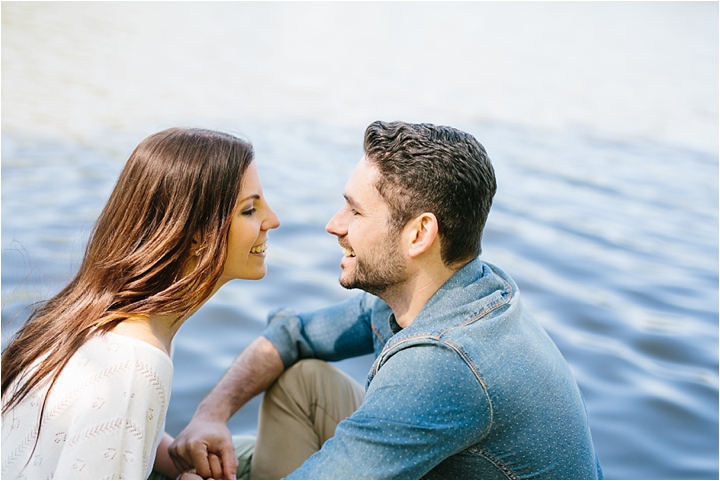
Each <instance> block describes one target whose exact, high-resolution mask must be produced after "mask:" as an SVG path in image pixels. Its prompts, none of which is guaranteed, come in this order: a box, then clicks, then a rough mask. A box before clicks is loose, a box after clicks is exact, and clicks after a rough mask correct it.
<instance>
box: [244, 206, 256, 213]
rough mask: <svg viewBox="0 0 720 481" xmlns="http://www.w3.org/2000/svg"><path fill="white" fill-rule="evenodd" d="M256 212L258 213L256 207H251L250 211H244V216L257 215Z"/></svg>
mask: <svg viewBox="0 0 720 481" xmlns="http://www.w3.org/2000/svg"><path fill="white" fill-rule="evenodd" d="M255 211H257V209H256V208H255V207H250V208H249V209H247V210H244V211H243V212H242V215H253V214H254V213H255Z"/></svg>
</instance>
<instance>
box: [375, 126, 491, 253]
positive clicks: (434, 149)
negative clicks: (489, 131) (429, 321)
mask: <svg viewBox="0 0 720 481" xmlns="http://www.w3.org/2000/svg"><path fill="white" fill-rule="evenodd" d="M364 149H365V156H366V158H367V160H368V161H369V162H370V163H371V164H372V165H374V166H375V167H377V169H378V170H379V172H380V175H379V176H378V179H377V181H376V188H377V190H378V192H379V193H380V195H381V196H382V197H383V199H384V200H385V202H386V203H387V205H388V207H389V208H390V215H391V225H392V228H394V229H397V231H400V230H402V228H403V227H404V226H405V225H406V224H407V222H408V221H410V219H412V218H413V217H415V216H417V215H419V214H421V213H423V212H430V213H432V214H434V215H435V217H436V218H437V220H438V226H439V229H438V230H439V234H440V243H441V244H440V245H441V256H442V260H443V262H444V263H445V265H447V266H452V265H455V264H457V263H461V262H468V261H470V260H471V259H473V258H475V257H477V256H478V255H480V252H481V246H480V243H481V239H482V233H483V229H484V227H485V221H486V220H487V216H488V213H489V211H490V206H491V205H492V198H493V196H494V195H495V191H496V190H497V184H496V181H495V172H494V170H493V167H492V164H491V163H490V159H489V158H488V156H487V152H486V151H485V148H484V147H483V146H482V145H481V144H480V143H479V142H478V141H477V140H476V139H475V137H473V136H472V135H470V134H468V133H466V132H462V131H460V130H457V129H454V128H452V127H446V126H438V125H432V124H409V123H405V122H381V121H376V122H373V123H372V124H370V125H369V126H368V128H367V129H366V130H365V141H364Z"/></svg>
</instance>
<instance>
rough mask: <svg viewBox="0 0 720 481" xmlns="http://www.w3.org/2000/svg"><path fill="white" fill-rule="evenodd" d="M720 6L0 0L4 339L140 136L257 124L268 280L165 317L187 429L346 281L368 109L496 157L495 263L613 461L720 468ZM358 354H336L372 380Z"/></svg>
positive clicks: (661, 474)
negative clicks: (337, 215) (459, 133)
mask: <svg viewBox="0 0 720 481" xmlns="http://www.w3.org/2000/svg"><path fill="white" fill-rule="evenodd" d="M717 20H718V7H717V4H715V3H708V2H705V3H687V4H686V3H646V2H642V3H633V4H625V3H616V2H611V3H610V2H609V3H588V4H586V3H573V2H562V3H556V4H545V3H513V2H511V3H473V2H463V3H458V4H453V3H442V4H440V3H421V4H416V3H405V2H401V3H350V4H340V3H317V4H305V3H292V4H287V3H274V2H273V3H244V2H242V3H231V2H223V3H203V4H200V3H165V2H161V3H142V2H138V3H94V2H90V3H34V2H31V3H12V2H11V3H7V2H3V4H2V22H3V23H2V97H3V106H2V304H3V311H2V323H3V339H4V340H5V339H6V338H7V336H8V335H9V334H11V333H12V332H13V331H14V329H15V328H16V326H17V324H18V323H20V322H22V320H23V319H24V318H25V316H26V315H27V310H24V308H25V307H26V306H27V305H28V304H30V303H32V302H35V301H38V300H41V299H44V298H47V297H48V296H49V295H51V294H53V293H54V292H56V291H57V290H58V289H59V288H60V287H61V286H62V285H63V283H64V282H66V281H67V280H68V278H69V277H70V276H71V275H72V273H73V272H74V270H75V269H76V268H77V267H78V265H79V261H80V258H81V255H82V250H83V248H84V243H85V241H86V239H87V234H88V232H89V231H90V229H91V227H92V223H93V221H94V220H95V218H96V216H97V215H98V214H99V212H100V210H101V208H102V206H103V204H104V202H105V201H106V200H107V197H108V195H109V193H110V190H111V189H112V186H113V184H114V182H115V180H116V178H117V175H118V173H119V171H120V169H121V168H122V165H123V163H124V161H125V160H126V158H127V156H128V155H129V153H130V151H131V150H132V149H133V148H134V146H135V145H136V144H137V143H138V142H139V141H140V140H141V139H142V138H143V137H145V136H146V135H147V134H149V133H151V132H154V131H157V130H160V129H162V128H165V127H168V126H171V125H199V126H204V127H210V128H220V129H224V130H229V131H232V132H236V133H237V132H239V133H243V134H245V135H247V136H248V137H249V138H250V139H251V140H252V142H253V143H254V145H255V148H256V152H257V159H258V166H259V170H260V175H261V178H262V181H263V185H264V189H265V193H266V196H267V197H268V200H269V201H270V202H271V204H272V205H273V207H274V208H275V210H276V212H277V213H278V215H279V216H280V218H281V220H282V226H281V228H280V229H278V230H276V231H272V232H271V233H270V250H269V253H268V267H269V269H268V275H267V277H266V278H265V279H263V280H262V281H260V282H249V281H235V282H233V283H230V284H228V285H227V286H225V287H223V289H221V291H220V292H219V293H218V294H217V295H216V296H215V297H214V298H213V299H211V300H210V301H209V302H208V303H207V304H206V305H205V306H204V307H203V308H202V309H201V310H200V312H198V313H197V314H196V316H194V317H193V318H192V319H191V320H190V321H188V322H187V323H186V324H185V325H184V326H183V328H182V329H181V331H180V333H179V334H178V336H177V338H176V343H175V354H174V359H175V369H176V375H175V381H174V389H173V398H172V401H171V406H170V410H169V413H168V430H169V431H170V432H171V433H172V434H177V432H178V431H179V430H180V429H182V427H183V426H184V424H185V423H187V421H188V420H189V418H190V417H191V416H192V413H193V411H194V409H195V406H196V405H197V403H198V402H199V401H200V399H202V397H203V396H204V395H205V394H206V393H207V392H208V391H209V389H211V387H212V386H213V385H214V384H215V382H216V381H217V379H218V378H219V377H220V376H221V375H222V373H223V372H224V370H225V369H226V367H227V366H228V365H229V364H230V363H231V362H232V360H233V359H234V357H235V356H236V355H237V353H238V352H239V351H240V350H241V349H242V348H243V347H244V346H245V345H247V344H248V343H249V342H250V341H251V340H252V339H254V338H255V337H256V336H257V335H258V334H259V332H260V331H261V330H262V326H263V323H264V319H265V316H266V314H267V312H268V311H269V310H271V309H274V308H276V307H280V306H291V307H295V308H298V309H312V308H316V307H321V306H323V305H326V304H328V303H331V302H336V301H339V300H342V299H345V298H347V297H348V296H350V295H352V293H351V292H349V291H345V290H344V289H342V288H341V287H340V286H339V285H338V284H337V280H336V279H337V275H338V273H339V268H338V263H339V258H340V255H341V254H340V251H339V247H338V246H337V243H336V241H335V239H334V237H332V236H330V235H328V234H326V233H325V231H324V225H325V223H326V222H327V220H328V219H329V218H330V217H331V216H332V214H333V213H334V212H335V211H336V209H337V208H339V207H340V206H341V205H342V200H343V199H342V196H341V192H342V188H343V185H344V183H345V181H346V180H347V177H348V176H349V174H350V172H351V171H352V168H353V167H354V164H355V163H356V162H357V160H358V159H359V157H360V156H361V153H362V152H361V139H362V131H363V129H364V127H365V126H366V125H367V124H368V123H369V122H371V121H373V120H376V119H385V120H392V119H403V120H409V121H431V122H435V123H444V124H449V125H453V126H456V127H459V128H463V129H465V130H467V131H469V132H471V133H473V134H474V135H476V136H477V138H478V139H479V140H480V141H481V142H482V143H483V144H484V145H485V146H486V148H487V149H488V151H489V153H490V156H491V158H492V159H493V161H494V165H495V168H496V171H497V175H498V182H499V190H498V194H497V197H496V200H495V203H494V207H493V210H492V212H491V215H490V218H489V221H488V225H487V230H486V233H485V236H484V252H483V257H484V258H485V259H487V260H488V261H490V262H493V263H495V264H497V265H499V266H501V267H502V268H503V269H505V270H506V271H507V272H508V273H509V274H510V275H512V276H513V277H514V278H515V279H516V281H517V282H518V285H519V286H520V289H521V291H522V293H523V295H524V297H525V303H526V305H527V307H528V308H529V309H530V310H532V312H533V313H534V315H535V316H536V317H537V318H538V320H539V321H540V322H541V323H542V324H543V325H544V326H545V328H546V329H547V331H548V332H549V334H550V335H551V337H552V338H553V339H554V340H555V342H556V343H557V345H558V347H559V348H560V350H561V351H562V352H563V354H564V355H565V357H566V358H567V360H568V361H569V363H570V365H571V367H572V369H573V372H574V374H575V376H576V378H577V380H578V383H579V384H580V387H581V389H582V391H583V394H584V396H585V398H586V401H587V405H588V411H589V414H590V419H591V426H592V431H593V437H594V440H595V444H596V447H597V450H598V453H599V455H600V458H601V461H602V463H603V468H604V470H605V474H606V476H607V477H608V478H616V479H617V478H623V479H648V478H654V479H657V478H663V479H703V478H707V479H717V477H718V78H717V71H718V22H717ZM369 364H370V360H369V359H368V358H361V359H354V360H350V361H345V362H343V363H341V365H342V367H343V368H344V369H346V370H347V371H348V372H349V373H350V374H351V375H353V376H354V377H355V378H357V379H358V380H359V381H361V382H363V381H364V378H365V375H366V373H367V369H368V367H369ZM257 406H258V400H255V401H253V402H252V403H250V404H249V405H248V406H246V407H244V408H243V409H241V410H240V411H239V412H238V414H237V415H236V416H235V417H234V418H233V419H232V420H231V428H232V430H233V431H235V432H237V433H252V432H254V429H255V421H256V411H257Z"/></svg>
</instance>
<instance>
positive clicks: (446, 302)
mask: <svg viewBox="0 0 720 481" xmlns="http://www.w3.org/2000/svg"><path fill="white" fill-rule="evenodd" d="M517 291H518V288H517V285H516V284H515V282H514V281H513V280H512V279H511V278H510V277H509V276H508V275H507V274H506V273H505V272H504V271H502V270H501V269H499V268H498V267H496V266H493V265H492V264H489V263H487V262H483V261H481V260H480V258H475V259H473V260H472V261H470V262H468V263H467V264H465V266H463V267H462V268H461V269H460V270H458V271H457V272H456V273H455V274H454V275H453V276H452V277H451V278H450V279H448V280H447V281H446V282H445V284H443V285H442V286H441V287H440V289H438V291H437V292H436V293H435V294H433V296H432V297H431V298H430V299H429V300H428V301H427V302H426V303H425V305H424V306H423V307H422V309H421V310H420V312H419V313H418V315H417V316H415V319H413V322H412V323H411V324H410V325H409V326H408V327H406V328H405V329H403V328H401V327H400V326H399V325H398V324H397V321H396V319H395V315H394V314H391V315H390V318H389V319H388V322H389V323H390V328H391V330H392V331H393V333H394V334H395V336H393V337H394V338H398V337H399V336H398V335H399V334H400V333H402V335H401V336H400V337H405V336H406V335H408V336H409V335H416V334H418V333H419V331H423V332H428V331H441V330H443V329H445V328H447V327H449V324H457V323H458V321H459V320H460V322H462V321H461V320H462V319H465V320H467V319H471V318H473V317H476V316H477V315H478V314H480V313H482V312H483V311H484V310H486V309H488V308H489V307H490V306H492V305H494V304H496V303H497V302H499V301H500V300H501V298H505V299H506V300H509V299H510V298H512V297H514V296H515V294H516V293H517ZM394 340H398V339H394Z"/></svg>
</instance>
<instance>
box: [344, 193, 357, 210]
mask: <svg viewBox="0 0 720 481" xmlns="http://www.w3.org/2000/svg"><path fill="white" fill-rule="evenodd" d="M343 197H345V201H346V202H347V203H348V204H350V207H352V208H353V209H354V208H356V207H358V204H357V202H355V200H353V198H352V197H350V195H348V194H343Z"/></svg>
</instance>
